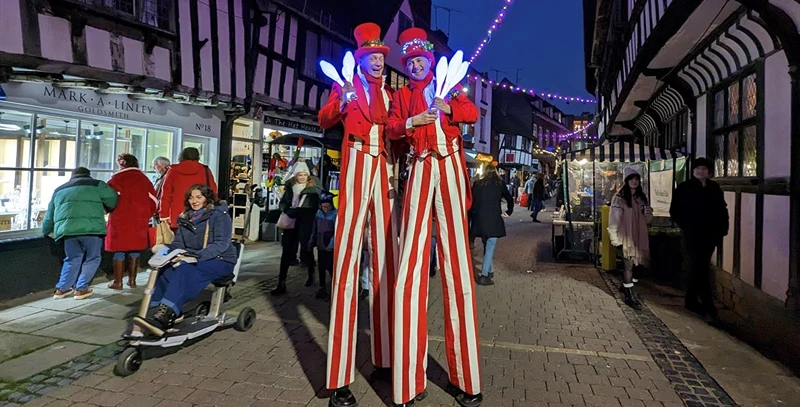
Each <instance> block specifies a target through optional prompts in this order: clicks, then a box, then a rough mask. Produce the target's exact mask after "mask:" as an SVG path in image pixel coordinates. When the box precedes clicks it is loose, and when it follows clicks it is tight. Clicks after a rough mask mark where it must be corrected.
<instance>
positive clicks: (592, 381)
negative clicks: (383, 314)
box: [27, 208, 722, 407]
mask: <svg viewBox="0 0 800 407" xmlns="http://www.w3.org/2000/svg"><path fill="white" fill-rule="evenodd" d="M517 209H518V212H517V213H515V215H514V216H513V217H511V218H510V219H508V220H507V221H506V222H507V225H508V237H506V238H503V239H501V240H500V241H499V243H498V247H497V251H496V254H495V281H496V285H494V286H491V287H478V308H479V313H480V315H479V321H480V338H481V361H482V379H483V383H484V396H485V399H484V400H485V402H484V405H485V406H491V407H503V406H525V407H537V406H540V407H543V406H547V407H557V406H570V405H572V406H648V407H649V406H653V407H656V406H658V407H661V406H666V407H677V406H681V405H684V401H682V399H681V398H680V397H679V396H678V393H677V392H676V390H675V388H674V387H673V385H674V384H672V383H671V382H670V379H668V378H667V377H666V376H665V374H664V373H663V372H662V370H661V368H660V367H659V365H658V364H657V363H656V362H655V361H654V360H653V357H652V356H651V354H650V352H649V351H648V347H647V346H645V344H644V343H643V342H642V340H641V339H640V337H639V335H638V334H637V330H636V329H634V325H632V324H631V322H630V320H629V318H635V316H633V317H631V316H626V313H625V312H623V308H622V307H624V306H622V305H621V303H620V302H619V301H618V299H617V298H616V297H615V295H612V290H611V289H610V288H609V287H610V285H609V284H608V283H607V281H606V280H604V278H603V276H601V274H600V273H599V272H598V271H597V270H596V269H595V268H594V267H592V266H590V265H569V264H561V263H559V264H556V263H552V262H551V260H550V257H551V255H550V242H549V239H550V225H548V224H533V223H531V222H530V218H529V217H528V215H527V212H526V211H524V210H520V209H519V208H517ZM547 215H549V213H548V214H547ZM477 245H478V250H476V251H475V254H476V262H475V263H476V265H479V264H480V263H481V260H482V259H481V257H482V256H480V253H481V252H482V250H481V244H480V241H478V243H477ZM250 271H251V272H252V271H253V270H250ZM291 273H293V274H294V276H293V277H292V279H291V281H290V284H289V289H290V294H289V295H287V296H285V297H281V298H277V299H276V298H272V297H270V296H269V295H268V293H267V291H268V290H269V288H270V287H271V285H272V283H273V281H274V270H273V271H270V273H269V275H268V276H267V279H266V280H264V281H261V282H259V283H254V284H251V285H249V286H244V287H243V286H239V287H237V288H236V290H235V291H234V299H233V300H232V302H231V304H232V305H233V308H234V309H236V308H241V307H242V306H245V305H247V306H251V307H253V308H255V309H256V311H257V312H258V321H257V322H256V326H255V327H254V328H253V329H252V330H251V331H249V332H247V333H240V332H236V331H234V330H226V331H221V332H217V333H215V334H213V335H212V336H211V337H209V338H207V339H205V340H203V341H200V342H199V343H196V344H194V345H193V346H191V347H188V348H184V349H181V350H179V351H177V352H176V353H173V354H170V355H166V356H162V357H158V358H153V359H149V360H147V361H145V363H144V365H143V367H142V369H141V370H140V371H139V372H137V373H136V374H134V375H132V376H130V377H126V378H119V377H115V376H113V373H112V365H110V364H109V365H106V366H104V367H102V368H99V369H98V370H96V371H94V372H91V373H87V374H86V375H85V376H83V377H81V378H79V379H77V380H76V381H75V382H74V383H72V384H71V385H69V386H67V387H64V388H61V389H59V390H56V391H54V392H50V393H48V394H47V395H46V396H44V397H42V398H38V399H36V400H34V401H32V402H30V403H28V404H27V405H29V406H45V405H46V406H52V407H54V406H68V405H73V406H88V405H99V406H137V407H138V406H170V407H181V406H191V405H203V406H205V405H216V406H236V407H240V406H287V405H298V406H302V405H305V406H326V405H327V397H328V396H329V393H328V392H327V391H326V390H324V379H325V347H326V344H327V339H326V338H327V328H326V325H327V323H328V307H329V303H324V302H320V301H318V300H315V299H314V298H313V296H314V293H315V290H316V288H305V287H303V286H302V282H303V281H304V277H303V276H302V274H303V272H302V271H301V270H300V269H299V268H296V269H293V270H292V271H291ZM435 280H439V277H438V276H437V277H436V278H435ZM440 287H441V286H440V285H439V284H437V283H436V282H435V281H434V282H432V284H431V296H430V298H431V301H430V317H429V318H430V330H431V335H432V336H431V344H430V360H429V371H428V377H429V386H428V389H429V392H430V396H429V397H428V399H426V400H425V401H423V402H421V403H418V405H420V406H453V405H455V403H454V401H453V399H452V398H451V397H450V396H448V395H447V394H446V393H445V392H444V390H442V389H443V388H444V387H445V385H446V384H447V378H446V375H445V372H444V368H443V366H444V365H445V363H444V361H445V358H444V355H443V352H444V343H443V328H442V315H443V309H442V293H441V288H440ZM614 294H616V293H614ZM361 311H362V313H361V319H360V321H359V326H360V327H361V329H360V330H359V338H358V357H357V363H358V368H359V371H360V373H361V374H359V375H357V379H356V382H355V383H354V384H353V386H351V388H352V389H353V391H354V392H355V393H356V395H357V397H358V398H359V400H360V405H361V406H363V407H372V406H375V407H377V406H383V405H387V404H388V402H389V401H390V400H389V397H390V394H391V393H390V388H389V385H388V384H387V383H382V382H370V381H369V380H368V378H369V373H370V372H371V365H370V363H369V347H368V346H369V345H368V342H367V338H368V332H367V328H368V326H369V325H368V323H367V319H366V311H367V309H366V307H363V306H362V307H361ZM700 368H701V367H700ZM711 384H713V383H711ZM721 399H722V398H720V400H721ZM716 402H720V401H719V400H715V403H716ZM715 403H708V404H705V405H719V404H715ZM690 405H691V404H690Z"/></svg>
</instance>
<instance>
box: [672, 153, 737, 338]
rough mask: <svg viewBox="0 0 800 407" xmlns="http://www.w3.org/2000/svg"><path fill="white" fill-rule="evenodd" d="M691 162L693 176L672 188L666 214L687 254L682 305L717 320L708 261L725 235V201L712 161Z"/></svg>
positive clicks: (726, 211) (699, 159) (709, 261)
mask: <svg viewBox="0 0 800 407" xmlns="http://www.w3.org/2000/svg"><path fill="white" fill-rule="evenodd" d="M693 164H694V165H693V169H692V175H693V177H692V178H691V179H689V180H688V181H685V182H683V183H681V184H680V185H678V188H676V189H675V194H674V195H673V197H672V205H671V206H670V209H669V214H670V216H671V217H672V220H673V221H675V223H677V224H678V226H679V227H680V228H681V230H682V232H683V238H684V242H685V245H686V250H687V253H688V256H689V274H690V281H689V287H688V289H687V290H686V300H685V301H686V303H685V306H686V308H687V309H689V310H691V311H693V312H696V313H698V314H700V315H701V316H704V317H707V318H708V322H710V323H716V322H717V318H718V316H717V309H716V307H715V306H714V297H713V295H712V291H711V287H712V284H711V276H712V274H711V268H710V264H711V255H712V254H714V250H715V249H716V248H717V247H718V246H719V245H720V244H721V243H722V238H723V237H725V236H727V235H728V227H729V217H728V204H727V203H726V202H725V196H724V194H723V193H722V188H720V186H719V184H717V183H716V182H714V181H713V180H711V179H710V175H711V174H710V173H711V168H713V167H712V164H711V161H710V160H708V159H706V158H697V159H695V160H694V163H693Z"/></svg>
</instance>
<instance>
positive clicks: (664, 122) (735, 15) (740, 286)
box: [584, 0, 800, 361]
mask: <svg viewBox="0 0 800 407" xmlns="http://www.w3.org/2000/svg"><path fill="white" fill-rule="evenodd" d="M584 11H585V13H589V14H591V15H593V16H594V18H593V19H592V18H587V19H585V20H586V21H587V24H586V27H585V29H586V36H585V39H586V48H585V52H586V58H587V65H588V66H590V68H588V69H587V88H588V89H589V90H590V91H591V92H592V93H593V94H595V96H596V97H597V99H598V100H599V101H600V103H599V105H598V114H599V116H600V121H599V123H598V134H599V136H600V138H601V140H605V141H617V140H625V141H633V142H636V143H644V144H646V145H649V146H653V147H660V148H669V149H677V150H681V151H683V152H685V153H687V154H688V155H689V156H692V157H708V158H709V159H711V160H712V161H713V163H714V167H715V168H714V173H715V177H716V180H717V181H718V182H719V183H720V184H721V185H722V187H723V190H724V191H725V199H726V201H727V203H728V209H729V212H730V213H729V214H730V219H731V227H730V233H729V235H728V236H727V237H726V238H725V240H724V242H723V244H722V245H721V247H720V248H719V250H718V251H717V253H716V256H715V262H716V266H717V268H718V270H719V272H718V275H717V277H718V279H717V281H718V284H717V288H718V290H717V296H718V299H719V300H720V301H722V302H723V303H724V304H725V305H726V306H728V307H729V308H731V309H732V310H733V311H734V312H735V313H736V314H738V315H739V316H740V317H741V318H744V319H745V320H746V321H747V322H748V323H749V324H751V327H750V328H748V329H750V330H751V331H752V332H744V333H743V335H744V336H746V337H748V338H751V339H752V338H757V339H755V341H756V342H761V343H764V344H767V343H769V342H771V341H778V340H779V339H780V340H781V341H784V339H785V338H786V337H793V338H795V339H792V340H790V342H791V341H794V340H796V337H797V336H796V335H793V334H792V335H786V332H784V331H781V329H780V327H781V326H789V325H793V326H796V321H795V320H794V318H795V315H796V311H797V310H800V268H798V262H800V195H798V193H797V192H794V193H790V191H799V190H800V122H798V120H797V118H798V117H800V73H798V72H800V71H798V68H800V32H799V30H800V2H799V1H796V0H769V1H767V0H739V1H734V0H730V1H726V0H704V1H696V0H691V1H689V0H585V1H584ZM754 310H758V312H755V311H754ZM744 330H745V331H746V330H747V329H744ZM753 332H757V333H753ZM765 336H767V337H765ZM765 346H769V345H765ZM774 347H776V348H777V347H780V348H781V349H783V350H781V351H779V353H780V357H781V358H782V359H783V360H784V361H787V360H795V361H796V360H797V355H794V354H793V353H792V352H793V351H787V350H786V349H789V348H791V349H796V348H797V346H796V343H795V344H792V345H791V346H789V345H788V343H786V342H785V341H784V342H781V344H780V345H778V344H777V342H776V344H774Z"/></svg>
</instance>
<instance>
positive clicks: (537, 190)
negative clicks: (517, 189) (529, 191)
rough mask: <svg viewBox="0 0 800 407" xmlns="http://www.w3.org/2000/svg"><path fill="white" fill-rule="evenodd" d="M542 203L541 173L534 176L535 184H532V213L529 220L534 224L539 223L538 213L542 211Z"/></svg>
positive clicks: (542, 182) (542, 185)
mask: <svg viewBox="0 0 800 407" xmlns="http://www.w3.org/2000/svg"><path fill="white" fill-rule="evenodd" d="M544 201H545V188H544V174H542V173H541V172H540V173H539V174H537V175H536V183H535V184H533V213H531V218H533V221H534V222H536V223H539V222H540V221H539V219H538V218H537V217H538V216H539V212H541V211H542V209H544Z"/></svg>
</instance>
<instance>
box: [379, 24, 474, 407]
mask: <svg viewBox="0 0 800 407" xmlns="http://www.w3.org/2000/svg"><path fill="white" fill-rule="evenodd" d="M427 37H428V35H427V33H426V32H425V30H423V29H420V28H409V29H407V30H405V31H403V32H402V33H401V34H400V36H399V40H400V41H399V42H400V43H401V44H403V47H402V51H403V52H402V56H401V63H402V64H403V65H404V66H405V67H406V69H407V73H408V76H409V80H410V84H409V85H407V86H405V87H403V88H401V89H399V90H397V91H396V92H395V99H394V103H393V104H392V107H391V109H390V111H389V125H388V126H387V132H388V134H389V137H390V138H392V139H407V140H409V142H410V143H411V148H412V151H413V155H414V156H413V159H412V163H411V170H410V173H409V178H408V184H407V187H406V192H405V195H404V201H403V222H402V232H401V235H402V236H401V240H400V241H401V242H402V243H401V245H400V247H401V249H400V250H401V255H400V256H399V257H400V263H399V265H398V272H397V284H396V285H395V287H396V291H395V293H394V295H395V298H394V300H395V301H394V309H393V311H394V314H393V315H394V316H393V318H392V323H393V327H394V330H393V333H392V334H393V336H394V340H393V341H392V344H393V350H392V352H393V353H392V356H393V358H392V360H394V361H396V363H395V364H393V366H392V381H393V396H392V399H393V402H394V403H395V405H400V406H409V405H413V404H414V400H417V399H419V398H421V397H424V396H425V395H426V393H425V386H426V384H427V379H426V376H425V370H426V367H427V360H428V359H427V354H426V352H425V351H424V350H425V349H427V345H428V327H427V307H426V306H425V304H427V303H428V282H429V279H430V276H429V275H428V273H426V272H425V271H427V270H426V266H428V263H429V262H430V258H429V257H428V250H429V248H430V245H431V224H432V222H431V217H432V211H433V209H435V216H436V218H437V219H438V223H437V224H438V235H437V239H439V241H440V243H439V244H438V246H439V248H441V249H442V250H441V251H440V252H438V253H437V254H438V255H439V256H441V260H439V263H440V264H441V265H442V266H443V268H442V270H441V272H442V276H441V279H442V288H443V290H444V291H445V292H446V293H449V294H448V295H445V304H444V314H445V317H444V321H445V331H446V332H451V333H452V332H460V334H457V335H446V336H445V348H446V351H445V354H446V355H447V366H448V369H447V370H448V372H449V382H450V385H449V386H448V390H449V392H450V394H452V395H453V396H454V397H455V399H456V401H457V402H458V403H459V404H461V405H462V406H478V405H480V403H481V401H482V400H483V396H482V395H481V380H480V360H481V358H480V356H479V349H478V345H479V344H478V322H477V310H476V305H475V293H474V291H475V286H474V282H473V279H472V258H471V257H470V256H468V255H465V252H466V248H467V247H468V245H469V241H468V240H469V239H468V233H467V209H468V208H469V206H470V203H471V201H472V196H471V195H472V191H471V190H470V189H469V182H468V180H469V173H468V172H467V167H466V158H465V155H464V150H463V139H462V138H461V127H460V126H461V125H463V124H469V123H475V122H476V121H477V120H478V109H477V107H475V104H474V103H472V102H471V101H470V100H469V98H468V97H467V95H466V94H465V93H462V92H459V91H454V92H452V93H450V95H449V96H447V97H446V99H447V100H443V99H440V98H435V97H434V94H435V89H436V83H435V81H434V78H433V72H431V65H432V64H433V61H434V56H433V52H432V50H433V44H432V43H431V42H430V41H428V38H427Z"/></svg>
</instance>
